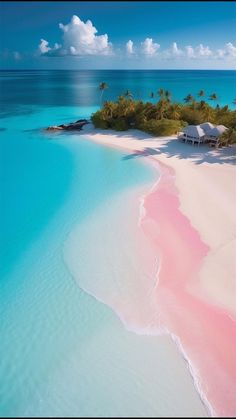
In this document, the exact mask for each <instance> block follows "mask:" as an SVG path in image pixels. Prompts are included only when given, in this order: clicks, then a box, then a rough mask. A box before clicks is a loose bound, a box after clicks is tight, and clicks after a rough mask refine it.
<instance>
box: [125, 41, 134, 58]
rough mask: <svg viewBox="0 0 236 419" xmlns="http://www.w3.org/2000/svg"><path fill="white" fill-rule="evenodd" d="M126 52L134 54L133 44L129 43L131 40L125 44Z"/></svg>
mask: <svg viewBox="0 0 236 419" xmlns="http://www.w3.org/2000/svg"><path fill="white" fill-rule="evenodd" d="M126 52H127V53H128V54H133V53H134V43H133V41H131V39H130V40H129V41H128V42H127V43H126Z"/></svg>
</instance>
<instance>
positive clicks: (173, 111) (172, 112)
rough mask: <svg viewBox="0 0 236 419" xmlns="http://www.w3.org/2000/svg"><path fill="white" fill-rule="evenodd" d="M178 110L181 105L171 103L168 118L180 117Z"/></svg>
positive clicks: (176, 118)
mask: <svg viewBox="0 0 236 419" xmlns="http://www.w3.org/2000/svg"><path fill="white" fill-rule="evenodd" d="M180 110H181V107H180V105H179V104H178V103H172V105H170V108H169V111H168V117H170V119H175V120H178V119H179V117H180Z"/></svg>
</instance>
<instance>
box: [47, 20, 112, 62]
mask: <svg viewBox="0 0 236 419" xmlns="http://www.w3.org/2000/svg"><path fill="white" fill-rule="evenodd" d="M59 28H60V29H61V30H62V32H63V36H62V38H63V43H62V45H59V44H57V43H56V44H55V45H54V47H53V48H50V46H49V43H48V41H45V40H44V39H41V43H40V45H39V50H40V52H41V54H47V55H78V56H81V55H110V54H111V53H112V44H111V43H110V42H108V35H107V34H105V35H96V34H97V29H96V28H95V26H93V24H92V22H91V20H87V22H83V21H82V20H81V19H80V18H79V17H78V16H76V15H74V16H72V18H71V21H70V22H69V23H68V24H67V25H63V24H62V23H60V24H59Z"/></svg>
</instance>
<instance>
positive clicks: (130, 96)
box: [124, 90, 133, 99]
mask: <svg viewBox="0 0 236 419" xmlns="http://www.w3.org/2000/svg"><path fill="white" fill-rule="evenodd" d="M124 96H126V97H128V98H129V99H131V98H132V97H133V95H132V93H131V91H130V90H126V92H125V94H124Z"/></svg>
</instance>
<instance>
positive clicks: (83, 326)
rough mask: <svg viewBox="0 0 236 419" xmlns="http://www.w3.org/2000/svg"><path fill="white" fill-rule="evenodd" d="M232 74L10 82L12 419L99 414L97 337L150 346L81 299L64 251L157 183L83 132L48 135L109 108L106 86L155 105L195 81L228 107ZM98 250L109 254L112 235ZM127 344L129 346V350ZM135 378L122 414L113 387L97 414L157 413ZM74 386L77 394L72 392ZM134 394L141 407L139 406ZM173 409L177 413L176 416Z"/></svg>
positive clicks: (6, 309) (3, 349)
mask: <svg viewBox="0 0 236 419" xmlns="http://www.w3.org/2000/svg"><path fill="white" fill-rule="evenodd" d="M232 74H235V73H233V72H222V73H218V72H216V73H214V74H213V76H212V75H210V74H209V73H208V74H205V75H204V74H203V73H201V72H199V74H197V73H192V72H189V80H188V82H186V77H183V75H182V73H178V72H176V73H175V72H173V73H169V74H168V72H167V73H166V72H160V73H155V74H154V73H153V72H143V73H141V72H123V73H119V74H118V73H117V72H104V73H101V72H87V73H86V72H81V73H76V72H2V73H1V93H2V94H1V101H2V103H1V122H0V128H1V132H0V134H1V139H0V182H1V184H0V191H1V194H0V229H1V237H0V259H1V266H0V318H1V321H0V337H1V345H0V415H1V416H4V415H6V416H30V415H32V414H33V415H34V416H36V415H40V414H41V415H42V416H46V415H47V414H48V415H50V414H51V415H57V414H61V415H63V413H64V414H67V415H68V414H69V415H71V416H76V415H80V414H81V415H82V414H86V413H88V412H90V413H91V411H89V409H87V408H86V406H87V404H88V403H90V402H91V400H90V401H89V400H87V398H88V394H87V393H83V391H84V390H83V385H82V384H83V383H81V381H78V376H77V381H75V377H74V376H73V374H74V373H73V368H72V367H71V362H72V361H71V359H74V354H75V353H76V356H77V359H79V358H80V357H83V356H84V354H85V353H86V350H87V348H88V347H89V342H91V340H94V341H95V342H96V339H95V337H96V336H97V334H99V333H100V332H101V335H102V332H103V330H105V329H106V328H108V329H109V330H119V333H120V336H121V337H122V342H123V343H122V345H123V344H124V342H130V339H131V340H132V342H133V343H134V344H135V345H137V343H138V342H139V343H140V344H141V345H142V344H144V341H143V340H142V337H139V338H137V337H134V336H133V337H131V336H130V334H127V333H126V332H125V331H123V328H122V325H121V324H120V322H119V320H118V319H117V318H116V316H115V315H114V314H113V313H112V312H111V310H109V309H108V308H107V307H105V306H103V305H102V304H100V303H98V302H97V301H95V300H94V299H92V298H91V297H90V296H88V295H87V294H86V293H84V292H82V291H81V290H80V289H79V287H78V285H77V284H76V283H75V281H74V280H73V278H72V277H71V275H70V272H69V271H68V269H67V268H66V266H65V264H64V261H63V245H64V242H65V240H66V238H67V237H68V234H69V233H70V231H71V230H72V229H73V226H74V225H78V224H79V223H80V222H82V221H84V220H85V219H87V220H89V214H90V213H92V212H93V213H94V211H96V208H98V206H100V205H102V203H103V202H105V201H106V200H107V199H108V198H110V197H112V196H115V195H117V193H119V192H122V191H124V190H125V189H127V188H132V187H133V186H135V185H142V184H143V185H144V184H145V185H146V184H147V183H152V182H153V181H154V180H155V179H156V174H154V173H153V170H152V169H150V168H148V167H146V166H144V165H142V164H141V163H139V162H137V161H136V160H132V159H128V160H123V159H122V157H123V156H124V153H121V152H118V151H117V150H112V149H110V148H106V147H103V146H99V145H97V144H94V143H91V142H88V141H86V139H85V138H83V137H81V138H80V139H78V140H77V142H76V145H75V143H74V141H71V139H72V138H73V134H72V137H70V136H68V135H59V136H57V135H47V134H46V133H45V132H44V131H43V130H42V128H43V127H45V126H48V125H52V124H57V123H61V122H66V121H73V120H75V119H78V118H81V117H89V116H90V114H91V113H92V112H94V111H95V110H96V109H97V107H98V104H99V92H98V91H97V85H98V84H99V82H100V81H103V80H105V81H107V82H108V84H109V86H110V89H108V91H106V92H105V94H106V97H107V99H108V98H113V97H115V95H117V94H120V93H122V91H123V90H124V89H127V88H129V89H131V90H133V91H134V92H136V93H137V95H139V94H141V95H143V96H144V98H145V95H146V92H147V91H149V90H150V89H151V90H153V89H154V88H155V86H156V90H157V89H158V88H159V87H164V88H167V89H170V90H173V93H174V94H175V95H176V97H180V92H181V94H182V91H184V94H185V93H186V94H187V93H188V92H189V87H190V85H189V83H190V80H191V83H193V80H195V84H192V86H194V89H195V90H199V89H200V88H203V89H204V88H205V89H206V90H209V89H210V88H213V86H214V90H216V91H217V92H218V93H219V94H221V100H222V103H225V102H228V101H232V99H233V98H234V97H235V93H233V91H232V89H233V87H232V86H233V84H232ZM158 83H160V85H159V84H158ZM227 86H228V87H227ZM230 86H231V88H230ZM172 88H173V89H172ZM194 89H193V90H194ZM193 93H194V92H193ZM231 96H232V98H231ZM124 205H125V202H124ZM94 240H96V241H97V245H98V246H102V237H101V238H94ZM89 263H90V261H89ZM91 263H92V261H91ZM107 339H108V338H107ZM117 339H118V338H117ZM136 339H139V340H138V341H137V340H136ZM140 340H141V341H142V343H141V341H140ZM105 342H106V339H105ZM117 345H118V348H119V345H121V342H120V341H118V343H117ZM108 346H109V345H108ZM120 347H121V346H120ZM126 350H128V349H127V348H126ZM67 362H68V363H69V364H70V366H69V368H68V369H67ZM140 363H141V364H142V360H141V359H140V360H139V364H140ZM72 364H73V363H72ZM91 368H92V367H91ZM127 368H129V365H128V366H127ZM68 371H69V372H68ZM128 371H129V369H128ZM78 374H79V372H78ZM81 374H82V373H81ZM134 374H135V372H134V371H130V374H128V376H127V377H126V378H127V380H128V381H127V383H128V384H127V385H128V386H130V389H132V390H129V391H128V390H127V392H126V393H125V395H123V396H124V398H123V399H122V400H123V401H124V404H123V405H122V400H120V399H119V397H118V396H117V397H118V399H117V400H113V401H112V402H110V404H109V403H108V404H107V401H106V392H107V389H104V392H103V393H102V390H101V392H99V390H98V389H99V385H98V386H97V387H96V391H98V393H99V394H98V395H97V396H96V397H95V398H93V402H94V403H95V404H94V406H93V405H91V408H93V410H92V411H95V410H96V406H97V413H98V414H100V415H102V414H105V413H107V414H111V413H112V412H114V414H118V413H119V409H121V410H120V412H121V413H122V414H124V413H127V414H129V413H130V414H134V415H137V414H138V413H140V412H141V413H142V414H143V415H144V416H145V414H151V415H154V414H155V413H156V412H157V406H156V405H155V397H153V399H152V400H151V401H148V400H146V399H145V397H144V395H143V398H142V396H141V393H142V392H140V393H139V391H141V390H140V389H142V387H141V386H140V385H139V382H136V384H135V380H134V379H133V378H132V377H133V375H134ZM82 377H84V375H83V374H82ZM149 378H150V377H149ZM64 379H65V383H66V389H65V388H64V387H63V391H62V387H61V386H62V381H63V380H64ZM129 380H130V381H129ZM148 381H150V379H148ZM78 383H80V384H79V393H78V394H77V393H74V392H75V389H76V388H77V389H78ZM151 384H152V382H151ZM133 385H137V388H136V387H135V389H133V388H132V386H133ZM145 385H146V386H147V383H146V384H145ZM81 386H82V387H81ZM111 387H112V386H111ZM88 388H90V387H89V386H88ZM91 388H93V387H92V384H91ZM138 389H139V390H138ZM132 391H134V395H136V396H135V403H134V401H132V402H130V403H129V398H130V397H131V393H132ZM62 393H63V398H61V395H62ZM100 393H101V394H100ZM183 393H184V392H183ZM132 394H133V393H132ZM72 395H73V396H72ZM112 396H113V397H115V395H114V394H113V395H112ZM125 397H126V398H125ZM153 400H154V401H153ZM180 402H181V403H182V405H183V401H181V400H180ZM153 403H154V404H153ZM167 404H168V403H167ZM177 407H178V408H180V409H181V406H177ZM177 407H176V409H177ZM122 408H124V409H125V410H122ZM86 409H87V410H86ZM94 409H95V410H94ZM166 409H167V410H166V411H165V412H166V414H168V406H167V408H166ZM171 409H172V410H173V409H174V412H175V413H178V412H179V411H178V409H177V410H175V407H174V408H173V406H172V407H171ZM171 409H170V410H171ZM182 409H184V408H182ZM170 410H169V411H170ZM193 410H194V407H193ZM186 412H187V413H188V414H192V413H193V412H192V411H191V410H190V411H188V410H186ZM197 413H199V411H197ZM163 414H164V413H163Z"/></svg>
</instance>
